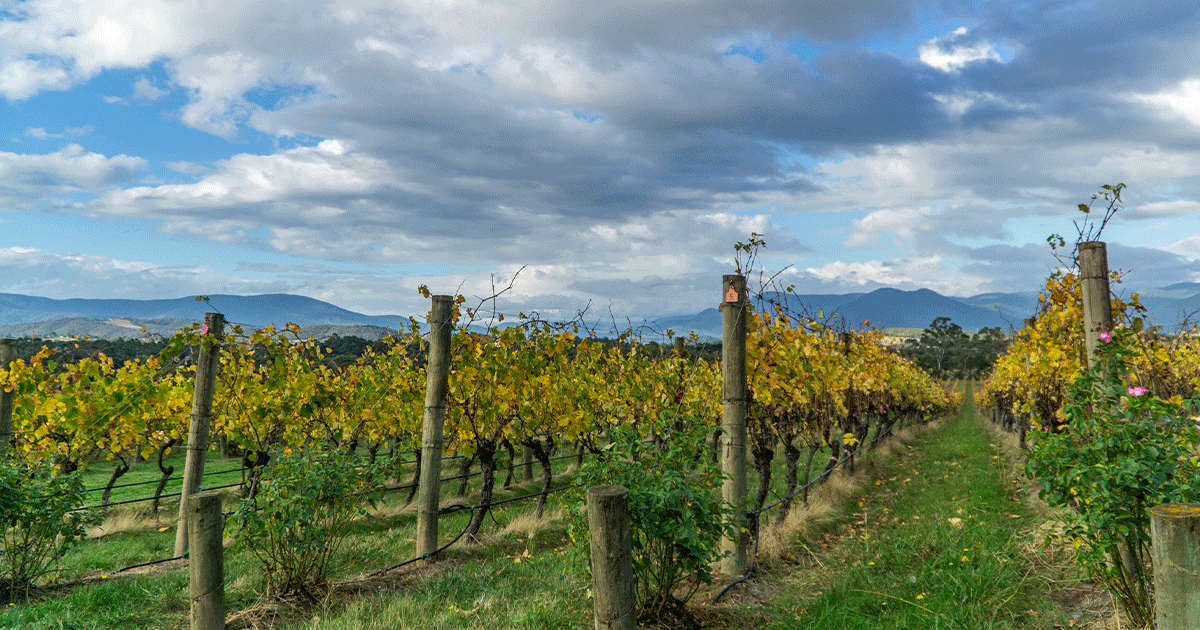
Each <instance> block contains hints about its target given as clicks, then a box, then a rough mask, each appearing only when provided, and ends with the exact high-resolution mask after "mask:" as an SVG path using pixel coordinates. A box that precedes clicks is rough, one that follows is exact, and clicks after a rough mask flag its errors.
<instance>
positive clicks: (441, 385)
mask: <svg viewBox="0 0 1200 630" xmlns="http://www.w3.org/2000/svg"><path fill="white" fill-rule="evenodd" d="M453 311H454V298H453V297H452V296H449V295H435V296H433V309H432V310H431V311H430V313H429V360H428V362H426V364H425V416H424V419H423V421H422V428H421V464H420V465H421V488H420V495H419V496H418V498H417V555H418V556H424V555H426V554H432V553H433V552H434V551H436V550H437V548H438V544H437V542H438V499H439V498H440V495H441V489H442V483H441V476H442V428H443V427H444V426H445V423H446V394H447V391H448V389H449V382H450V330H451V328H453V327H454V321H453ZM429 560H430V561H432V560H433V558H432V556H431V557H430V558H429Z"/></svg>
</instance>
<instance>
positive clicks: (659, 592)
mask: <svg viewBox="0 0 1200 630" xmlns="http://www.w3.org/2000/svg"><path fill="white" fill-rule="evenodd" d="M680 425H683V426H680ZM653 429H654V433H653V434H654V435H655V436H656V439H653V440H644V439H643V438H642V435H640V434H639V433H638V431H636V430H635V429H633V428H632V427H622V428H619V429H617V430H616V431H614V432H613V434H612V436H611V439H612V441H611V442H610V443H609V444H608V445H607V446H606V447H605V448H604V450H603V451H602V452H601V453H600V454H599V455H598V456H597V457H595V458H593V459H592V460H591V461H589V462H585V463H584V465H583V468H582V469H581V470H580V472H579V480H580V481H581V482H582V485H583V487H584V488H587V487H591V486H595V485H600V484H616V485H620V486H624V487H625V488H626V489H627V490H629V520H630V534H631V536H632V539H633V540H632V543H633V570H634V576H635V579H636V582H637V583H636V586H635V593H636V597H637V602H638V608H639V610H640V611H641V616H642V617H644V618H647V617H656V616H658V615H660V614H662V613H663V612H666V611H667V610H666V609H668V608H670V609H674V610H676V611H678V610H681V609H682V606H683V604H685V603H686V602H687V600H688V599H690V598H691V597H692V595H694V594H695V593H696V591H697V590H698V589H699V587H700V585H701V584H709V583H711V582H712V571H711V565H712V564H713V563H714V562H715V561H716V560H718V559H720V558H721V557H722V551H721V549H720V542H721V537H722V536H725V535H729V534H730V532H731V529H732V528H731V525H730V524H731V523H732V522H733V520H732V511H731V510H729V509H727V508H726V506H725V505H724V503H723V502H722V500H721V493H720V484H721V481H722V479H723V474H722V472H721V469H720V466H719V465H718V464H715V463H713V462H712V459H711V452H710V451H709V447H708V446H707V444H706V439H705V438H706V437H707V436H708V434H709V432H710V431H711V429H710V428H709V427H707V426H706V425H704V424H703V423H701V422H690V421H689V422H681V423H677V422H676V421H674V420H673V419H667V420H664V421H660V422H657V423H655V424H654V426H653ZM582 501H584V502H586V494H585V496H584V498H583V499H582ZM583 513H584V510H583V508H582V506H580V508H579V509H578V510H576V514H577V515H581V514H583ZM572 538H573V539H574V540H575V542H576V543H577V544H580V545H581V546H582V547H584V548H586V547H587V541H588V531H587V522H586V518H583V519H580V518H577V519H576V521H575V522H574V523H573V524H572ZM685 585H686V586H685Z"/></svg>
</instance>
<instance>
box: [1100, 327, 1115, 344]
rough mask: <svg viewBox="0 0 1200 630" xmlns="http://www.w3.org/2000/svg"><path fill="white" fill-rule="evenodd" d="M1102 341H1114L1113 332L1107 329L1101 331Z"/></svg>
mask: <svg viewBox="0 0 1200 630" xmlns="http://www.w3.org/2000/svg"><path fill="white" fill-rule="evenodd" d="M1100 341H1103V342H1104V343H1108V342H1110V341H1112V333H1110V332H1108V331H1107V330H1106V331H1104V332H1102V333H1100Z"/></svg>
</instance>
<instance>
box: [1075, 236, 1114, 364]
mask: <svg viewBox="0 0 1200 630" xmlns="http://www.w3.org/2000/svg"><path fill="white" fill-rule="evenodd" d="M1079 283H1080V287H1081V288H1082V289H1083V331H1084V335H1083V340H1084V343H1085V344H1086V345H1087V362H1088V367H1089V368H1091V367H1092V365H1093V360H1094V357H1095V354H1096V344H1097V343H1099V336H1100V333H1102V332H1110V331H1112V328H1113V318H1112V301H1111V300H1110V299H1109V297H1108V296H1109V293H1108V250H1107V248H1106V246H1105V245H1104V243H1103V242H1101V241H1088V242H1086V243H1080V244H1079Z"/></svg>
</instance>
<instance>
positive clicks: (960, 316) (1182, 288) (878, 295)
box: [656, 282, 1200, 339]
mask: <svg viewBox="0 0 1200 630" xmlns="http://www.w3.org/2000/svg"><path fill="white" fill-rule="evenodd" d="M1123 293H1124V294H1125V295H1128V293H1129V292H1128V291H1124V292H1123ZM1138 294H1139V296H1140V297H1141V301H1142V304H1143V305H1144V306H1146V308H1147V309H1148V311H1149V313H1148V316H1147V319H1148V320H1149V322H1150V323H1156V324H1160V325H1162V326H1163V327H1164V328H1166V329H1168V330H1173V329H1175V327H1176V326H1177V325H1178V324H1179V323H1180V322H1181V321H1182V320H1183V318H1184V317H1188V316H1190V317H1191V321H1192V322H1193V323H1200V283H1195V282H1185V283H1179V284H1173V285H1170V286H1167V287H1162V288H1158V289H1144V290H1141V291H1139V292H1138ZM763 297H764V298H765V299H767V300H772V301H776V302H779V303H782V304H786V305H787V307H788V309H789V310H790V311H791V312H793V313H805V314H807V315H808V316H809V317H812V318H813V319H819V320H821V321H825V322H827V323H833V322H836V321H837V320H838V319H841V320H842V321H844V322H846V323H845V325H846V326H847V327H849V328H862V327H863V322H870V325H871V326H872V327H874V328H916V329H919V330H924V329H925V328H927V327H929V324H930V323H931V322H933V320H934V319H935V318H938V317H949V318H950V320H951V321H952V322H954V323H955V324H958V325H959V326H961V327H962V328H963V330H966V331H968V332H974V331H977V330H979V329H981V328H985V327H986V328H992V327H995V328H1000V329H1002V330H1010V329H1019V328H1021V326H1023V325H1024V321H1025V318H1027V317H1032V316H1033V315H1034V314H1035V313H1036V312H1037V309H1038V292H1036V291H1025V292H1021V293H981V294H979V295H972V296H970V297H950V296H945V295H941V294H939V293H937V292H935V291H931V290H929V289H918V290H916V291H901V290H899V289H876V290H875V291H872V292H870V293H848V294H845V295H828V294H813V295H803V294H790V293H768V294H765V295H764V296H763ZM656 323H657V325H658V326H659V327H660V328H663V329H670V330H672V331H674V332H675V333H676V335H686V334H687V333H689V332H691V331H695V332H696V333H697V334H699V335H700V336H702V337H705V338H709V339H719V338H720V336H721V315H720V312H719V311H718V310H717V309H715V308H709V309H705V310H704V311H702V312H700V313H697V314H695V315H679V316H673V317H663V318H660V319H658V320H657V322H656ZM833 325H836V324H833Z"/></svg>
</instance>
